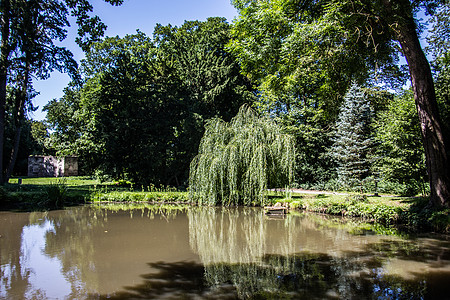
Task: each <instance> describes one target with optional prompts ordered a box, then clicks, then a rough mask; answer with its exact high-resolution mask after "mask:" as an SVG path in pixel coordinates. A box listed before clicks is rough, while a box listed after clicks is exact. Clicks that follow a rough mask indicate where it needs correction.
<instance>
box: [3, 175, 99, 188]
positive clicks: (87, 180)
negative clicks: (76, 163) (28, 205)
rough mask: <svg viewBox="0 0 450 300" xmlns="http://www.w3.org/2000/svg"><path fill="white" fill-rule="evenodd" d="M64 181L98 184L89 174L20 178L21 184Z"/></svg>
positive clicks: (68, 182)
mask: <svg viewBox="0 0 450 300" xmlns="http://www.w3.org/2000/svg"><path fill="white" fill-rule="evenodd" d="M18 181H19V179H18V178H11V179H10V180H9V184H12V185H14V184H17V183H18ZM59 182H64V184H66V185H67V186H77V187H82V186H95V185H99V184H100V182H99V181H98V180H97V179H93V178H92V177H89V176H78V177H62V178H61V177H58V178H55V177H41V178H27V177H23V178H22V185H49V184H54V183H59Z"/></svg>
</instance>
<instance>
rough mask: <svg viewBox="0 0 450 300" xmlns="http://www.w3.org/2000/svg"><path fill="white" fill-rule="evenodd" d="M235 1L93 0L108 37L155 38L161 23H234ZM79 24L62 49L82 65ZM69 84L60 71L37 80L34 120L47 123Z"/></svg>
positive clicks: (74, 26) (96, 12)
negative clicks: (120, 0)
mask: <svg viewBox="0 0 450 300" xmlns="http://www.w3.org/2000/svg"><path fill="white" fill-rule="evenodd" d="M230 2H231V0H125V1H124V4H122V5H121V6H111V5H110V4H107V3H105V2H104V1H103V0H91V3H92V5H93V7H94V14H96V15H98V16H99V17H100V18H101V20H102V21H103V22H104V23H105V24H106V25H107V26H108V29H107V31H106V34H105V35H106V36H117V35H118V36H120V37H123V36H125V35H126V34H133V33H136V30H137V29H139V30H140V31H142V32H144V33H146V34H147V35H148V36H152V34H153V29H154V27H155V25H156V24H157V23H160V24H162V25H168V24H172V25H177V26H179V25H182V24H183V23H184V21H193V20H200V21H205V20H206V19H207V18H208V17H225V18H227V20H228V22H230V23H231V22H232V21H233V18H234V17H236V16H237V11H236V10H235V8H234V7H233V6H232V5H231V3H230ZM75 36H76V24H73V25H72V27H71V28H69V34H68V37H67V39H66V40H65V41H64V42H63V43H62V46H64V47H67V48H68V49H69V50H71V51H72V53H73V54H74V57H75V59H76V60H77V61H78V62H80V60H81V59H82V58H83V53H82V51H81V50H80V49H79V48H78V46H77V45H76V44H75V42H74V40H75ZM68 83H69V77H68V76H67V75H66V74H61V73H59V72H54V73H52V75H51V77H50V78H49V79H47V80H44V81H36V80H35V81H34V88H35V90H36V91H38V92H40V95H38V96H37V97H36V98H34V100H33V103H34V104H35V105H36V106H39V109H38V110H37V111H36V112H34V113H33V114H31V115H30V117H31V118H32V119H35V120H43V119H44V118H45V113H43V112H42V111H41V109H42V107H43V106H44V105H45V104H46V103H47V102H48V101H50V100H52V99H55V98H56V99H59V98H61V97H62V95H63V89H64V88H65V87H66V86H67V84H68Z"/></svg>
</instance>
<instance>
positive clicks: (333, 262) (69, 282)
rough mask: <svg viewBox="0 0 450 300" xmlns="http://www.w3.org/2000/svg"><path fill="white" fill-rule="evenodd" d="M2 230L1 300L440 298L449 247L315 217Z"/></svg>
mask: <svg viewBox="0 0 450 300" xmlns="http://www.w3.org/2000/svg"><path fill="white" fill-rule="evenodd" d="M0 224H1V226H0V298H5V299H48V298H54V299H61V298H62V299H92V298H93V299H129V298H144V299H155V298H168V299H179V298H185V299H203V298H204V299H213V298H217V299H235V298H237V297H238V298H257V299H273V298H275V299H278V298H308V299H336V298H341V299H351V298H376V299H445V297H447V296H448V295H450V293H449V292H450V286H448V282H450V251H449V248H450V242H449V240H448V239H449V237H448V236H441V237H439V238H438V237H436V236H428V237H415V238H406V237H402V236H386V235H376V234H373V232H372V233H371V232H368V231H367V230H366V229H364V230H360V229H361V228H365V227H364V226H362V227H361V226H360V225H358V224H350V225H351V226H350V227H348V226H347V227H345V226H344V223H343V222H342V221H341V220H339V219H329V218H328V217H325V216H321V215H307V214H299V215H295V214H290V215H289V216H288V217H287V218H283V219H270V218H268V217H267V216H265V215H264V213H263V211H262V210H261V209H235V208H233V209H225V208H189V209H187V210H186V208H178V209H173V208H170V209H166V208H163V207H155V206H152V207H150V206H145V205H144V206H141V207H134V209H132V210H127V209H126V207H122V206H110V207H108V208H105V207H79V208H74V209H69V210H64V211H52V212H48V213H31V214H25V213H22V214H15V213H0ZM355 228H359V229H358V230H355ZM349 231H350V232H356V233H358V234H356V235H354V234H349Z"/></svg>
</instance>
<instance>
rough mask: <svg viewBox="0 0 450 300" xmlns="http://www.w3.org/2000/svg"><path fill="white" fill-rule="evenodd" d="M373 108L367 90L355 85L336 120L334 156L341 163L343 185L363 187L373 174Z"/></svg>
mask: <svg viewBox="0 0 450 300" xmlns="http://www.w3.org/2000/svg"><path fill="white" fill-rule="evenodd" d="M371 116H372V110H371V107H370V103H369V100H368V98H367V97H366V95H365V94H364V92H363V91H362V90H361V88H360V87H358V86H357V85H356V84H353V85H352V86H351V87H350V89H349V91H348V92H347V94H346V95H345V97H344V102H343V104H342V106H341V110H340V112H339V115H338V120H337V122H336V132H335V138H334V144H333V146H332V147H331V149H330V150H331V156H332V157H334V159H335V160H336V162H337V174H338V182H339V184H340V185H341V186H342V187H345V188H354V187H358V186H359V187H362V182H363V180H364V179H365V178H367V176H368V175H369V173H370V158H369V153H370V150H371V148H372V145H373V142H372V139H371V138H370V128H369V126H370V121H371Z"/></svg>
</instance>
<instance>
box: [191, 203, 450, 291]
mask: <svg viewBox="0 0 450 300" xmlns="http://www.w3.org/2000/svg"><path fill="white" fill-rule="evenodd" d="M205 210H206V211H205ZM188 216H189V234H190V244H191V247H192V249H194V251H195V252H196V253H198V255H199V256H200V259H201V261H202V262H203V263H204V265H205V282H206V285H207V286H210V287H213V288H214V287H215V288H217V289H219V290H220V289H221V288H222V287H223V286H227V285H228V284H232V285H233V286H234V287H235V288H236V293H237V296H238V297H239V298H242V299H245V298H258V299H259V298H261V299H267V298H269V299H270V298H298V297H305V298H308V299H323V298H330V299H333V298H340V299H351V298H377V299H423V298H428V297H429V296H430V295H437V296H443V295H447V294H446V291H445V290H446V289H448V288H447V287H445V284H444V285H441V284H439V283H442V282H443V280H449V282H450V276H449V274H450V273H449V272H446V271H442V270H440V271H437V272H436V273H433V272H427V273H426V274H421V275H420V274H416V275H417V276H414V277H413V278H412V279H411V278H410V279H407V278H405V276H402V275H404V274H401V275H392V274H387V273H386V272H385V269H384V268H385V267H386V266H389V263H390V262H389V258H390V257H392V256H394V257H395V258H396V259H402V258H403V259H409V258H408V257H409V255H410V254H413V255H414V257H415V258H413V260H417V257H421V253H420V251H421V250H420V249H419V247H418V245H417V244H415V243H411V241H409V240H403V239H400V238H397V237H385V238H384V240H381V239H380V237H379V236H373V237H371V236H364V237H358V236H352V235H349V234H348V233H346V232H345V231H344V230H336V229H334V228H327V227H326V226H324V223H325V221H324V220H322V222H317V221H313V220H312V219H310V218H305V217H300V216H294V217H292V216H291V217H288V218H286V219H281V220H276V221H272V220H269V219H267V217H265V216H264V215H263V211H262V210H239V209H225V208H198V209H192V210H189V211H188ZM318 224H320V225H318ZM446 245H447V246H448V243H447V244H446ZM436 246H437V247H439V245H436ZM435 248H436V247H435ZM443 248H444V249H445V247H443ZM444 252H445V253H447V254H448V250H444ZM433 253H434V252H433ZM374 254H375V255H374ZM400 254H403V255H402V256H400ZM434 258H435V257H434V254H431V256H429V257H427V258H426V259H434ZM440 258H442V257H440ZM445 259H446V260H445ZM444 260H445V263H444V264H443V265H442V264H441V265H440V267H447V269H448V263H449V261H448V258H444ZM437 273H438V274H440V275H439V276H440V278H441V280H438V281H435V278H434V279H433V281H430V280H429V279H431V278H432V277H434V276H435V275H436V274H437ZM447 292H448V291H447Z"/></svg>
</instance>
